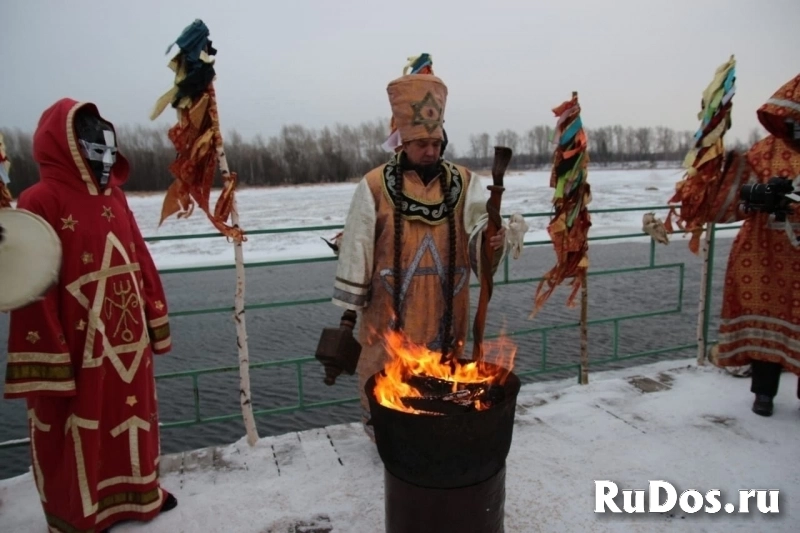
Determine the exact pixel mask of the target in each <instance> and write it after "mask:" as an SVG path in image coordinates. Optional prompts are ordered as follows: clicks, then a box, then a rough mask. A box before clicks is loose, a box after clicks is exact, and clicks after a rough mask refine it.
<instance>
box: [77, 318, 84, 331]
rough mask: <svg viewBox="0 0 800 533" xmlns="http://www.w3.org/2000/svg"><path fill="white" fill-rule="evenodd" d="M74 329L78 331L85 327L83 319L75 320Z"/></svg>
mask: <svg viewBox="0 0 800 533" xmlns="http://www.w3.org/2000/svg"><path fill="white" fill-rule="evenodd" d="M75 329H77V330H78V331H83V330H85V329H86V322H85V321H84V320H83V319H80V320H78V321H77V322H75Z"/></svg>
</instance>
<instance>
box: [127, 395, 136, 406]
mask: <svg viewBox="0 0 800 533" xmlns="http://www.w3.org/2000/svg"><path fill="white" fill-rule="evenodd" d="M125 403H126V404H128V405H130V406H131V407H133V406H134V405H136V396H128V398H127V399H126V400H125Z"/></svg>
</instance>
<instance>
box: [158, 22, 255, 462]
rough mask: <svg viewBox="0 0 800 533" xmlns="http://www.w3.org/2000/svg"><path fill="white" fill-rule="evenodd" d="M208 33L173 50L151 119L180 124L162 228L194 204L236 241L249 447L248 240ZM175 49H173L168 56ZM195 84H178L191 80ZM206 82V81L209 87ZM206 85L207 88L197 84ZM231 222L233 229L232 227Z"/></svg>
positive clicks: (195, 32) (184, 38)
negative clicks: (217, 180)
mask: <svg viewBox="0 0 800 533" xmlns="http://www.w3.org/2000/svg"><path fill="white" fill-rule="evenodd" d="M209 34H210V32H209V30H208V27H207V26H206V25H205V23H204V22H203V21H202V20H200V19H196V20H195V21H194V22H193V23H192V24H190V25H189V26H187V27H186V28H185V29H184V30H183V32H182V33H181V35H180V36H179V37H178V39H177V40H176V41H175V43H173V44H177V45H178V46H179V47H180V48H181V51H180V53H179V54H178V55H177V56H175V57H174V58H173V60H172V61H171V62H170V64H169V66H170V68H171V69H172V70H174V71H175V81H174V85H173V87H172V88H171V89H170V90H169V91H167V92H166V93H165V94H164V95H163V96H161V97H160V98H159V99H158V101H157V102H156V105H155V108H154V109H153V111H152V113H151V114H150V119H151V120H155V119H156V118H157V117H158V116H159V115H160V114H161V113H162V112H163V111H164V109H165V108H166V107H167V106H168V105H170V104H172V106H173V107H175V108H176V109H177V111H178V123H177V124H175V125H174V126H173V127H172V128H170V131H169V138H170V140H171V141H172V143H173V145H174V146H175V149H176V150H177V157H176V159H175V161H173V163H172V164H171V165H170V172H171V173H172V174H173V175H174V177H175V181H174V182H173V183H172V185H171V186H170V188H169V190H168V191H167V195H166V197H165V198H164V205H163V206H162V210H161V220H160V222H159V226H160V225H161V223H163V222H164V220H165V219H166V218H168V217H170V216H171V215H173V214H175V213H178V216H179V217H181V218H183V217H188V216H189V215H190V214H191V212H192V210H193V206H194V205H195V204H199V205H200V207H201V209H202V210H203V211H204V212H205V213H206V215H207V216H208V218H209V220H211V222H212V223H213V224H214V227H215V228H217V229H218V230H219V231H220V233H221V234H222V235H224V236H225V237H227V238H230V239H232V240H233V250H234V259H235V262H236V291H235V294H234V314H233V319H234V322H235V324H236V344H237V348H238V354H239V404H240V406H241V409H242V418H243V420H244V426H245V430H246V432H247V443H248V444H249V445H250V446H254V445H255V443H256V441H258V433H257V431H256V422H255V416H254V415H253V402H252V398H251V394H250V356H249V351H248V347H247V328H246V325H245V304H244V297H245V274H244V253H243V251H242V243H243V242H244V241H245V240H247V239H246V238H245V236H244V234H243V232H242V230H241V227H240V226H239V213H238V210H237V207H236V181H237V180H236V173H235V172H231V171H230V167H229V165H228V160H227V157H226V156H225V149H224V145H223V141H222V131H221V128H220V121H219V111H218V108H217V100H216V94H215V91H214V80H215V79H216V75H215V73H214V71H213V66H214V62H215V58H214V57H213V56H215V55H216V49H215V48H214V47H212V46H211V41H210V40H209V38H208V37H209ZM171 48H172V45H170V47H169V49H167V53H169V50H170V49H171ZM190 76H191V77H192V79H193V80H194V83H183V84H182V86H180V87H179V85H178V84H179V83H181V82H183V81H184V80H186V79H187V78H189V77H190ZM205 80H208V81H207V82H206V81H205ZM200 81H203V82H204V84H201V83H199V82H200ZM217 167H218V168H219V171H220V173H221V174H222V180H223V188H222V192H221V194H220V196H219V198H218V199H217V203H216V206H215V208H214V212H213V214H212V212H211V210H210V208H209V194H210V191H211V188H212V186H213V181H214V176H215V175H216V170H217ZM229 217H230V219H231V222H232V224H233V225H232V226H230V225H228V223H227V220H228V218H229Z"/></svg>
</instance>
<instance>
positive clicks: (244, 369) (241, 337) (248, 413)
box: [217, 142, 258, 446]
mask: <svg viewBox="0 0 800 533" xmlns="http://www.w3.org/2000/svg"><path fill="white" fill-rule="evenodd" d="M217 159H218V160H219V170H220V172H221V173H222V178H223V180H225V181H227V180H228V179H229V176H230V169H229V168H228V158H227V157H226V156H225V149H224V148H223V146H222V142H220V143H219V145H218V146H217ZM231 223H232V224H233V225H234V226H236V227H238V226H239V212H238V210H237V208H236V196H235V193H234V197H233V205H232V207H231ZM233 253H234V257H235V259H236V295H235V298H234V311H233V320H234V322H236V344H237V346H238V348H239V404H240V405H241V407H242V417H243V419H244V427H245V430H246V431H247V443H248V444H249V445H250V446H254V445H255V443H256V441H257V440H258V432H257V431H256V420H255V417H254V416H253V402H252V400H251V397H250V354H249V350H248V348H247V327H246V325H245V317H244V291H245V285H244V254H243V253H242V242H241V241H240V240H236V241H234V243H233Z"/></svg>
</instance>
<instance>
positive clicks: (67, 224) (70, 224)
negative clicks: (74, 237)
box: [61, 214, 78, 231]
mask: <svg viewBox="0 0 800 533" xmlns="http://www.w3.org/2000/svg"><path fill="white" fill-rule="evenodd" d="M61 222H63V223H64V225H63V226H61V229H68V230H70V231H75V226H76V225H77V224H78V221H77V220H75V219H73V218H72V215H71V214H70V215H69V216H68V217H67V218H62V219H61Z"/></svg>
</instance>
